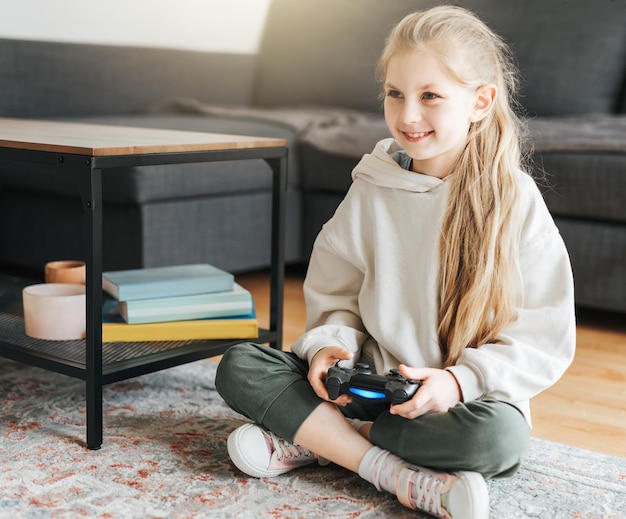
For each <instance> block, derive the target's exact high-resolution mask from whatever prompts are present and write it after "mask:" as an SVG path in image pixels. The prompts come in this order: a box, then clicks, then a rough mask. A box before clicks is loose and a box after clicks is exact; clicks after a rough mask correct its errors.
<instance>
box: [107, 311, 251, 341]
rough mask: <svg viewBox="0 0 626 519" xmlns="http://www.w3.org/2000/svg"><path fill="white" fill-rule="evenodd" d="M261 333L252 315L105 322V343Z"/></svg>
mask: <svg viewBox="0 0 626 519" xmlns="http://www.w3.org/2000/svg"><path fill="white" fill-rule="evenodd" d="M258 336H259V324H258V321H257V320H256V319H255V318H249V317H246V318H241V319H238V318H228V319H198V320H193V321H168V322H162V323H146V324H127V323H116V322H105V323H102V342H152V341H185V340H202V339H254V338H257V337H258Z"/></svg>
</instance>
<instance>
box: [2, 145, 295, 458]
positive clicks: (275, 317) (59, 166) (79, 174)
mask: <svg viewBox="0 0 626 519" xmlns="http://www.w3.org/2000/svg"><path fill="white" fill-rule="evenodd" d="M0 159H4V160H9V161H14V162H16V163H25V162H29V163H38V164H43V165H46V166H49V167H50V171H51V172H52V173H55V174H60V175H65V176H66V177H68V178H69V179H71V180H72V181H73V182H74V183H75V184H76V186H77V187H78V190H79V193H80V198H81V202H82V207H83V220H84V235H85V238H86V239H85V246H86V250H85V258H84V259H85V263H86V266H87V269H86V283H85V284H86V311H87V315H86V318H87V319H86V327H87V329H86V339H85V340H84V341H80V345H81V347H82V348H84V349H85V354H84V359H85V360H84V362H80V361H76V359H72V358H71V356H66V357H64V356H63V352H62V350H63V347H62V344H58V343H57V344H55V350H56V351H59V353H55V354H52V353H50V349H49V348H38V347H37V345H38V344H40V343H48V342H49V341H38V340H36V339H33V340H32V341H29V338H27V337H26V336H25V335H24V338H23V340H20V341H19V343H12V342H7V341H6V340H0V357H5V358H9V359H12V360H16V361H18V362H23V363H25V364H30V365H33V366H38V367H41V368H44V369H47V370H51V371H56V372H58V373H62V374H65V375H69V376H71V377H75V378H79V379H83V380H85V382H86V387H85V392H86V410H87V434H86V436H87V447H88V448H89V449H99V448H100V447H101V446H102V442H103V420H102V411H103V406H102V398H103V391H102V388H103V386H104V385H107V384H110V383H112V382H117V381H120V380H125V379H128V378H132V377H136V376H139V375H143V374H146V373H151V372H154V371H159V370H161V369H166V368H169V367H173V366H177V365H180V364H185V363H188V362H192V361H196V360H200V359H204V358H207V357H211V356H215V355H220V354H222V353H224V352H225V351H226V350H227V349H228V348H229V347H230V346H232V345H234V344H237V343H238V342H241V341H240V340H226V341H216V340H210V341H185V342H182V343H181V344H180V345H176V346H174V347H172V348H170V349H165V350H164V349H159V350H158V351H155V352H151V353H149V354H147V355H143V356H139V357H134V358H129V359H122V360H118V361H116V362H114V363H111V364H105V363H103V355H102V352H103V346H102V326H101V323H102V218H103V215H102V175H103V172H105V171H106V170H107V169H111V168H121V167H133V166H151V165H164V164H182V163H194V162H214V161H229V160H248V159H263V160H265V162H267V164H268V165H269V166H270V168H271V169H272V210H271V211H272V212H271V259H270V260H271V267H270V322H269V329H267V330H260V332H259V338H258V342H261V343H269V344H270V346H271V347H273V348H277V349H280V348H281V347H282V325H283V292H284V234H285V232H284V231H285V203H286V201H285V198H286V197H285V192H286V187H287V148H286V147H272V148H243V149H232V150H212V151H193V152H174V153H169V152H168V153H154V154H152V153H150V154H137V155H120V156H115V155H110V156H102V157H101V156H89V155H75V154H60V153H58V152H48V151H32V150H23V149H16V148H3V147H0ZM6 224H7V223H6V222H3V225H6ZM209 224H210V223H208V225H209ZM16 342H17V341H16ZM73 342H76V341H73ZM81 353H82V352H81Z"/></svg>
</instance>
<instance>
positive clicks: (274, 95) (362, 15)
mask: <svg viewBox="0 0 626 519" xmlns="http://www.w3.org/2000/svg"><path fill="white" fill-rule="evenodd" d="M441 3H457V4H458V5H461V6H464V7H467V8H469V9H472V10H474V11H475V12H476V13H477V14H479V16H481V17H482V18H483V19H484V20H485V21H486V22H487V23H488V24H489V25H490V26H491V27H492V28H493V29H494V30H496V31H497V32H498V33H499V34H500V35H501V36H502V37H503V38H504V39H505V40H506V41H507V42H508V43H509V44H510V45H511V46H512V48H513V51H514V53H515V55H516V58H517V60H518V62H519V66H520V68H521V70H522V73H523V81H522V85H523V86H522V99H521V100H522V103H523V105H524V107H525V108H526V109H527V110H528V111H529V112H530V113H532V114H538V115H554V114H576V113H589V112H615V111H616V110H617V109H618V107H619V104H620V100H621V95H622V88H623V86H624V78H625V77H626V6H625V5H624V3H623V2H615V1H612V0H594V1H593V2H591V1H589V0H553V1H546V0H524V1H518V2H507V3H506V7H503V2H502V0H462V1H460V0H459V1H457V2H449V1H445V2H443V1H439V2H437V1H434V0H394V1H393V2H381V1H380V0H359V1H358V2H355V1H353V0H298V1H297V2H296V1H293V0H274V1H273V2H272V5H271V8H270V12H269V15H268V18H267V23H266V28H265V31H264V35H263V40H262V45H261V50H260V56H259V65H260V68H259V77H258V83H257V91H256V95H255V102H256V103H257V104H261V105H268V106H285V105H294V104H309V105H311V104H319V105H328V106H343V107H349V108H357V109H364V110H369V111H377V110H379V109H380V102H379V101H378V99H377V94H378V91H379V89H378V87H377V85H376V83H375V80H374V68H375V64H376V61H377V59H378V56H379V54H380V51H381V49H382V47H383V43H384V39H385V37H386V36H387V34H388V32H389V30H390V29H391V27H392V26H393V25H394V24H395V23H396V22H397V21H399V20H400V19H401V18H402V17H403V16H404V15H405V14H407V13H409V12H413V11H416V10H419V9H423V8H427V7H430V6H432V5H435V4H441ZM600 78H601V80H600Z"/></svg>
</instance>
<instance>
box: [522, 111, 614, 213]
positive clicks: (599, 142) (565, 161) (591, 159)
mask: <svg viewBox="0 0 626 519" xmlns="http://www.w3.org/2000/svg"><path fill="white" fill-rule="evenodd" d="M529 126H530V130H531V137H532V141H533V143H534V149H535V154H534V161H535V163H536V165H537V169H538V170H539V174H540V175H539V176H540V177H541V173H542V172H545V178H544V179H541V180H540V181H539V182H540V184H542V185H543V191H544V198H545V200H546V203H547V204H548V207H549V209H550V211H551V212H552V214H554V215H559V216H568V217H574V218H587V219H594V220H607V221H614V222H626V204H624V194H625V193H626V115H621V116H608V115H589V116H576V117H547V118H538V119H535V120H531V121H530V122H529Z"/></svg>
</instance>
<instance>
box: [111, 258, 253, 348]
mask: <svg viewBox="0 0 626 519" xmlns="http://www.w3.org/2000/svg"><path fill="white" fill-rule="evenodd" d="M102 288H103V290H104V292H105V293H106V294H105V298H104V306H103V309H102V320H103V322H102V342H146V341H180V340H200V339H239V338H240V339H246V338H256V337H258V333H259V327H258V322H257V319H256V315H255V312H254V301H253V298H252V294H250V292H249V291H248V290H246V289H245V288H243V287H242V286H241V285H239V284H237V283H235V279H234V276H233V275H232V274H230V273H229V272H226V271H224V270H221V269H219V268H217V267H214V266H213V265H209V264H206V263H202V264H195V265H175V266H170V267H153V268H145V269H134V270H119V271H112V272H104V273H103V274H102Z"/></svg>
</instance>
